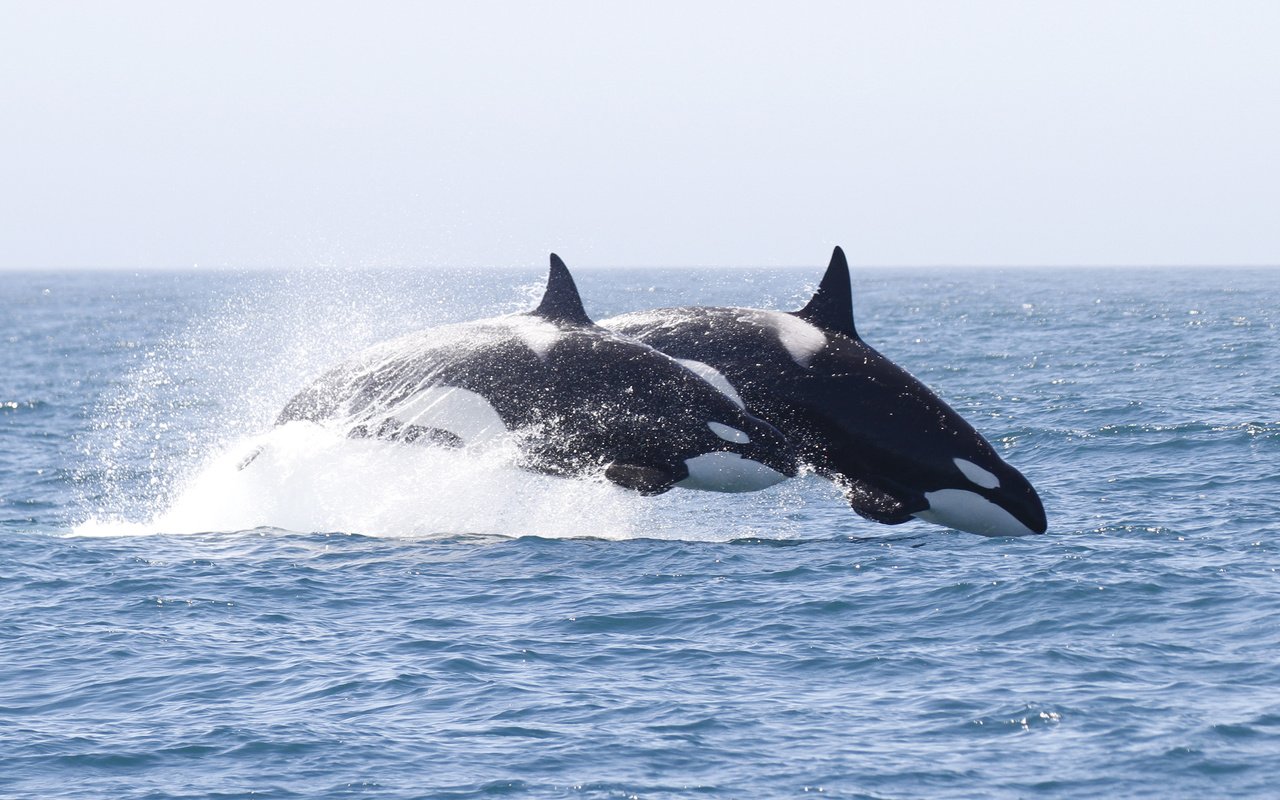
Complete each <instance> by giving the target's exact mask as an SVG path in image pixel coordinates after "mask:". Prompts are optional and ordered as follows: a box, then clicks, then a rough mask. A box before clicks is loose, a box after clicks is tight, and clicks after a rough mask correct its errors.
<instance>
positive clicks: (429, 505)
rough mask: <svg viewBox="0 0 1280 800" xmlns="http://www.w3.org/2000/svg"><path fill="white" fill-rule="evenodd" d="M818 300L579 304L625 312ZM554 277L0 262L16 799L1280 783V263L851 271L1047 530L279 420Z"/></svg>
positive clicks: (11, 779)
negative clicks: (604, 475)
mask: <svg viewBox="0 0 1280 800" xmlns="http://www.w3.org/2000/svg"><path fill="white" fill-rule="evenodd" d="M820 273H821V267H820V266H815V267H814V268H813V269H805V270H772V271H765V270H741V269H739V270H729V269H722V270H683V271H681V270H587V269H582V270H578V271H577V277H578V281H579V286H580V287H581V289H582V292H583V295H584V298H585V300H586V305H587V308H588V310H589V311H590V312H591V313H592V314H593V315H595V316H596V317H598V318H603V317H604V316H606V315H609V314H614V313H619V312H622V311H626V310H632V309H639V308H647V307H655V306H666V305H686V304H693V303H707V304H717V305H729V304H736V305H750V306H766V307H780V308H791V307H795V306H796V305H798V304H799V302H801V301H802V300H803V299H804V298H805V297H806V293H807V291H809V290H811V289H812V287H813V285H814V282H815V281H816V280H817V278H818V277H819V276H820ZM542 278H543V274H542V271H541V270H534V269H528V270H488V271H475V272H433V271H400V272H368V271H366V272H339V271H332V272H324V271H309V272H263V273H205V272H195V271H193V272H181V273H156V272H143V273H136V274H135V273H124V272H121V273H110V272H79V273H35V272H32V273H0V343H2V345H0V347H2V348H3V349H2V350H0V353H3V364H2V365H0V797H59V798H102V797H112V798H170V797H174V798H197V797H219V798H232V797H261V798H291V797H299V798H318V797H326V798H329V797H333V798H343V797H377V798H417V797H423V798H426V797H441V798H471V797H547V798H560V797H563V798H597V797H600V798H605V797H618V798H622V797H638V798H685V797H706V798H739V797H799V796H802V795H813V796H827V795H829V796H833V797H877V798H900V797H902V798H905V797H957V798H958V797H977V796H982V797H996V798H1005V797H1008V798H1013V797H1030V796H1036V795H1044V796H1052V797H1115V796H1126V797H1171V796H1179V797H1201V796H1206V795H1209V796H1218V797H1225V796H1238V797H1263V796H1276V795H1280V573H1278V572H1277V569H1280V542H1278V540H1280V536H1278V535H1277V534H1278V532H1280V531H1278V529H1280V525H1278V523H1277V518H1278V517H1280V499H1278V497H1277V495H1278V494H1280V335H1278V334H1280V332H1278V331H1277V323H1278V322H1280V312H1278V311H1277V309H1280V272H1268V271H1242V270H1228V269H1214V270H1201V271H1191V270H1185V271H1177V270H1172V271H1171V270H1127V271H1126V270H1074V271H1073V270H1056V271H1049V270H1009V271H989V270H967V271H949V272H948V271H922V270H916V271H899V270H895V271H884V270H872V269H856V270H855V278H854V280H855V301H856V313H857V320H858V327H859V330H860V332H861V333H862V334H863V336H864V338H866V339H867V340H868V341H869V342H870V343H872V344H873V345H875V346H877V347H878V348H880V349H881V350H882V352H884V353H885V354H886V355H888V356H890V357H891V358H893V359H895V360H896V361H897V362H898V363H900V364H902V365H903V366H904V367H906V368H907V369H908V370H910V371H911V372H913V373H914V374H915V375H916V376H917V377H920V378H921V379H923V380H924V381H925V382H926V383H928V384H929V385H931V386H932V387H934V388H935V389H936V390H937V391H938V392H939V393H940V394H941V395H942V396H943V397H944V398H946V399H947V400H948V401H949V402H950V403H951V404H952V405H953V406H954V407H955V408H956V409H957V410H959V411H960V412H961V413H962V414H964V415H965V416H966V417H967V418H969V419H970V420H971V421H972V422H973V423H974V424H975V425H976V426H977V427H978V428H979V430H981V431H982V432H983V433H984V434H986V435H987V437H988V438H989V439H991V441H992V442H993V443H994V444H996V446H997V448H998V449H1000V450H1001V451H1002V452H1003V453H1004V455H1005V457H1006V458H1007V459H1008V460H1009V461H1010V462H1011V463H1013V464H1014V465H1015V466H1017V467H1018V468H1020V469H1021V470H1022V471H1023V472H1024V473H1025V474H1026V475H1027V476H1028V477H1029V478H1030V479H1031V480H1032V481H1033V483H1035V485H1036V486H1037V487H1038V489H1039V490H1040V493H1041V496H1042V497H1043V499H1044V503H1045V507H1046V509H1047V511H1048V515H1049V524H1050V530H1049V533H1047V534H1046V535H1044V536H1039V537H1029V538H1023V539H988V538H983V537H979V536H973V535H969V534H963V533H956V532H951V531H947V530H945V529H942V528H938V527H935V526H931V525H928V524H926V523H923V522H914V523H910V524H907V525H903V526H896V527H886V526H878V525H876V524H873V523H870V522H867V521H864V520H861V519H859V518H858V517H856V516H854V515H853V514H851V513H850V512H849V511H848V510H847V509H846V508H844V507H843V506H842V504H841V502H840V500H839V498H838V496H837V495H836V493H835V492H834V491H833V490H832V489H831V487H830V486H829V485H827V484H825V483H824V482H822V481H820V480H818V479H816V478H812V477H809V478H800V479H797V480H794V481H789V482H786V483H784V484H781V485H779V486H777V487H774V488H773V489H770V490H767V491H765V492H760V493H756V494H752V495H739V496H723V495H713V494H707V493H695V492H683V491H675V492H671V493H669V494H667V495H664V496H662V497H658V498H637V497H634V496H630V495H628V494H626V493H624V492H622V491H621V490H617V489H614V488H612V487H609V486H607V485H603V484H597V483H592V482H589V481H572V480H564V479H555V478H546V477H540V476H533V475H527V474H524V473H521V472H517V471H514V470H513V469H511V468H510V467H509V466H508V465H507V464H506V463H505V462H503V461H502V460H501V459H495V460H491V461H487V462H480V461H469V460H467V459H466V458H463V457H460V456H457V455H455V454H448V453H445V454H441V453H434V452H430V451H415V450H413V449H412V448H398V449H395V450H388V449H387V448H381V447H373V446H370V445H369V444H368V443H354V442H344V441H334V440H330V439H327V438H326V437H324V436H322V435H318V434H317V435H302V434H288V435H285V434H284V433H283V432H281V431H275V432H273V431H272V429H271V422H272V420H273V418H274V416H275V415H276V413H277V412H278V411H279V409H280V407H281V406H282V405H283V403H284V401H285V400H286V399H287V398H288V397H289V396H290V395H291V394H292V393H293V392H294V391H295V390H296V389H298V388H299V387H300V386H301V385H302V384H303V383H304V382H305V381H306V380H307V379H308V378H309V377H311V376H314V375H315V374H316V373H317V372H319V371H320V370H322V369H323V368H324V367H326V366H328V365H330V364H332V363H333V362H334V361H336V360H338V359H339V358H341V357H343V356H344V355H346V354H349V353H351V352H353V351H355V350H357V349H359V348H360V347H362V346H364V345H366V344H369V343H372V342H374V341H378V340H380V339H384V338H387V337H389V336H392V335H395V334H399V333H402V332H405V331H408V330H413V329H415V328H419V327H423V326H426V325H431V324H437V323H441V322H452V321H459V320H465V319H471V318H475V317H479V316H483V315H488V314H493V313H505V312H509V311H517V310H523V309H526V308H528V307H530V306H531V305H532V303H533V301H534V300H535V299H536V297H537V296H538V294H539V292H540V288H541V282H542ZM263 437H269V438H272V441H273V442H274V444H275V446H274V447H273V453H276V454H277V455H276V458H277V463H276V464H274V468H273V470H272V471H271V476H270V477H268V478H258V479H255V480H254V481H250V480H248V479H247V478H243V477H242V478H228V477H227V472H228V471H227V470H225V469H219V468H218V467H219V465H225V464H226V462H227V461H228V460H230V459H237V458H241V457H243V454H244V453H246V452H248V451H249V450H250V449H251V448H253V447H254V446H255V443H257V442H260V441H261V440H262V438H263Z"/></svg>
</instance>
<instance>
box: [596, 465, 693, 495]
mask: <svg viewBox="0 0 1280 800" xmlns="http://www.w3.org/2000/svg"><path fill="white" fill-rule="evenodd" d="M604 477H605V478H606V479H607V480H608V481H609V482H610V483H612V484H615V485H617V486H621V487H622V488H623V489H630V490H632V491H633V492H639V493H640V494H643V495H655V494H662V493H663V492H666V491H668V490H669V489H670V488H671V487H672V486H675V485H676V477H675V476H674V475H672V474H671V473H669V472H667V471H666V470H661V469H658V468H656V467H642V466H639V465H637V464H616V463H615V464H610V465H609V466H607V467H605V470H604Z"/></svg>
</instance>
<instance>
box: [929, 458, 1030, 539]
mask: <svg viewBox="0 0 1280 800" xmlns="http://www.w3.org/2000/svg"><path fill="white" fill-rule="evenodd" d="M1013 474H1014V475H1017V477H1018V479H1019V480H1017V481H1011V480H1009V479H1008V478H1006V479H1005V482H1006V483H1012V484H1014V485H1009V486H1002V487H1001V488H994V489H984V488H980V487H977V486H963V487H947V488H942V489H935V490H932V491H927V492H924V493H923V499H924V500H925V501H926V502H927V504H928V506H927V508H925V509H922V510H919V511H916V512H914V516H915V517H917V518H919V519H922V520H925V521H926V522H932V523H935V524H937V525H945V526H946V527H948V528H954V529H956V530H959V531H966V532H968V533H976V534H979V535H982V536H1030V535H1034V534H1041V533H1044V532H1045V531H1046V530H1048V528H1049V523H1048V519H1047V518H1046V516H1045V512H1044V504H1043V503H1042V502H1041V501H1040V496H1039V495H1038V494H1036V490H1035V489H1034V488H1032V486H1031V484H1030V483H1029V482H1028V481H1027V480H1026V479H1025V478H1023V477H1022V475H1021V474H1020V473H1017V472H1016V471H1014V472H1013Z"/></svg>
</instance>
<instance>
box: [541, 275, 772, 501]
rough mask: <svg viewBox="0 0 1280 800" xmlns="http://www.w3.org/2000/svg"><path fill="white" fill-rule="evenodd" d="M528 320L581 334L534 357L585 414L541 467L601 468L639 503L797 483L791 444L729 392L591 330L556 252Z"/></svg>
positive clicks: (641, 347) (625, 340)
mask: <svg viewBox="0 0 1280 800" xmlns="http://www.w3.org/2000/svg"><path fill="white" fill-rule="evenodd" d="M529 316H531V317H536V318H538V319H540V320H543V321H545V322H550V323H552V324H553V325H555V326H556V327H557V328H558V329H560V330H561V331H562V332H564V331H567V330H571V329H575V328H576V329H578V330H579V332H580V333H579V334H575V335H574V336H571V337H568V338H570V339H576V340H577V341H574V342H572V343H570V344H568V345H566V346H565V347H563V348H557V349H555V350H554V351H552V350H551V349H550V348H549V347H548V348H546V349H545V351H544V353H543V354H542V355H540V357H544V358H546V359H547V360H546V362H545V363H546V364H547V367H548V369H550V370H553V371H556V372H558V373H559V374H560V377H561V379H562V385H561V389H562V390H563V391H564V392H565V393H566V395H568V396H572V397H574V400H575V403H574V404H575V405H576V406H577V407H579V408H582V409H586V410H587V411H588V413H587V414H586V415H585V418H583V417H579V418H577V419H576V422H575V425H574V426H571V427H572V429H563V428H562V429H561V430H560V431H558V436H557V437H556V438H557V440H558V441H557V443H556V445H555V448H553V449H557V450H560V451H561V452H556V453H555V454H554V455H552V456H550V457H549V459H548V460H549V461H552V462H558V463H560V464H568V465H570V466H569V467H568V468H567V469H566V471H574V470H575V469H577V468H578V467H579V466H580V465H583V464H589V463H595V464H599V465H602V466H603V467H604V477H605V478H606V479H607V480H609V481H611V482H613V483H615V484H617V485H619V486H622V487H624V488H627V489H631V490H634V491H637V492H640V493H641V494H661V493H662V492H665V491H667V490H668V489H670V488H672V487H673V486H681V487H685V488H695V489H704V490H709V491H722V492H744V491H755V490H758V489H764V488H766V487H768V486H772V485H773V484H775V483H778V482H779V481H781V480H783V479H785V478H789V477H794V476H795V474H796V468H797V463H796V454H795V450H794V448H793V447H792V446H791V443H790V442H789V441H788V440H787V439H786V437H784V436H783V435H782V434H781V433H780V432H779V431H778V430H777V429H776V428H774V427H773V426H772V425H770V424H768V423H767V422H764V421H762V420H760V419H757V418H756V417H753V416H752V415H750V414H748V413H747V412H746V410H745V409H744V408H743V407H742V401H741V400H740V399H738V398H737V397H736V395H734V394H733V393H732V390H731V389H730V390H729V391H727V392H726V391H725V389H724V388H723V387H719V386H717V385H715V383H714V382H712V381H709V380H707V379H706V377H705V376H703V375H700V374H698V373H696V372H694V371H691V370H690V369H688V368H687V367H685V366H684V365H682V364H680V363H679V362H677V361H676V360H675V359H673V358H671V357H669V356H667V355H666V354H664V353H660V352H658V351H657V350H654V349H653V348H651V347H649V346H648V345H646V344H643V343H641V342H639V341H637V340H635V339H631V338H629V337H625V336H622V335H620V334H616V333H613V332H610V331H606V330H605V329H603V328H600V327H598V326H596V325H595V323H594V322H592V320H591V319H590V317H588V316H587V313H586V310H585V309H584V307H583V305H582V299H581V297H580V295H579V294H578V290H577V287H576V286H575V285H574V282H573V277H572V276H571V275H570V274H569V270H568V268H567V267H566V266H565V264H564V262H563V261H562V260H561V259H560V258H559V257H558V256H556V255H555V254H554V253H553V254H552V255H551V269H550V272H549V274H548V278H547V289H546V292H545V294H544V295H543V298H542V301H541V303H540V304H539V305H538V307H537V308H536V309H534V310H533V311H532V312H529ZM584 329H585V330H584ZM562 341H565V339H563V338H562Z"/></svg>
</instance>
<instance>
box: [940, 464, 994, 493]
mask: <svg viewBox="0 0 1280 800" xmlns="http://www.w3.org/2000/svg"><path fill="white" fill-rule="evenodd" d="M951 460H952V461H953V462H955V465H956V469H958V470H960V471H961V472H963V473H964V476H965V477H966V478H968V479H969V480H971V481H973V482H974V483H976V484H977V485H979V486H981V487H982V488H983V489H994V488H996V487H997V486H999V485H1000V479H999V478H997V477H996V476H995V475H993V474H992V473H990V472H988V471H987V470H985V469H983V468H982V467H980V466H978V465H977V464H975V463H973V462H972V461H968V460H966V459H963V458H953V459H951Z"/></svg>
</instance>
